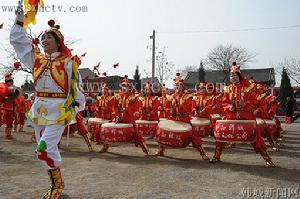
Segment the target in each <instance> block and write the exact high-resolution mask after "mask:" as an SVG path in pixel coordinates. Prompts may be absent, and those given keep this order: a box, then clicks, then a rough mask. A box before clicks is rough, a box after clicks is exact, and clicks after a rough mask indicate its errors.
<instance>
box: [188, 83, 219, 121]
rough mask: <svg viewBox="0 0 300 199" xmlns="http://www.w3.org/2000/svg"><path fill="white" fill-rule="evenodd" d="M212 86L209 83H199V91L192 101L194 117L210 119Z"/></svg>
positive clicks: (212, 101) (212, 96)
mask: <svg viewBox="0 0 300 199" xmlns="http://www.w3.org/2000/svg"><path fill="white" fill-rule="evenodd" d="M213 86H214V85H213V84H211V83H209V84H206V83H205V82H203V81H202V82H200V84H199V91H198V92H197V93H196V96H195V98H194V100H193V113H194V115H195V116H196V117H201V118H207V119H211V114H212V106H213V104H214V95H213ZM207 90H209V91H210V92H207Z"/></svg>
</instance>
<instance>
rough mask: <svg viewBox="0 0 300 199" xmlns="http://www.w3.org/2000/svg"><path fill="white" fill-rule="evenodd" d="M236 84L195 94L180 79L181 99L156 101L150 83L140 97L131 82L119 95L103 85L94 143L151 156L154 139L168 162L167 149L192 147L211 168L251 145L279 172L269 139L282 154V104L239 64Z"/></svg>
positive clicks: (92, 127) (91, 126) (204, 86)
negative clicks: (209, 145) (207, 140)
mask: <svg viewBox="0 0 300 199" xmlns="http://www.w3.org/2000/svg"><path fill="white" fill-rule="evenodd" d="M230 80H231V84H230V85H229V86H227V87H225V88H224V89H223V91H221V90H220V89H219V88H216V89H215V88H214V85H213V84H212V83H205V82H200V84H199V88H198V90H197V92H196V93H190V92H188V91H187V90H186V89H185V87H184V81H183V79H182V78H181V76H180V74H179V73H177V74H176V78H175V79H174V81H175V85H176V89H175V93H174V94H172V95H168V90H167V88H166V87H165V86H164V85H163V86H162V88H161V90H160V97H158V96H155V94H154V92H153V88H152V85H151V84H150V83H146V84H144V85H143V88H142V91H141V93H140V94H136V93H135V92H134V91H133V88H132V82H131V81H130V80H129V79H128V77H127V76H125V78H124V79H123V80H122V82H121V87H122V88H121V90H120V92H119V93H116V94H115V95H112V94H111V93H110V92H109V87H108V85H107V84H106V83H103V87H102V95H101V96H99V97H98V99H97V102H96V104H95V105H96V111H95V113H94V118H89V119H88V122H87V126H88V132H90V133H91V140H94V141H96V142H97V143H98V144H102V145H103V146H102V149H101V150H100V152H101V153H104V152H107V151H108V149H109V147H110V146H111V145H112V144H114V143H118V144H120V143H129V142H134V143H135V145H136V146H140V147H141V148H142V150H143V152H144V153H145V154H147V155H148V154H149V148H148V146H147V144H146V142H145V140H146V139H147V138H154V139H155V140H156V141H157V142H158V146H159V147H158V150H157V151H156V153H155V155H156V156H163V155H164V153H165V150H166V148H184V147H187V146H188V145H189V144H190V143H192V146H193V147H194V148H195V149H196V150H198V151H199V153H200V155H201V157H202V159H203V160H206V161H210V162H211V163H216V162H220V160H221V159H220V157H221V154H222V150H223V149H224V148H227V147H231V146H234V145H235V144H236V143H250V144H251V145H252V146H253V148H254V150H255V152H257V153H259V154H261V156H262V157H263V159H264V160H265V163H266V165H267V166H270V167H275V164H274V163H273V162H272V160H271V157H270V156H269V154H268V152H267V147H266V144H265V142H264V140H263V138H266V139H267V140H268V142H269V144H270V146H271V147H272V149H273V150H278V145H279V143H278V140H280V139H281V137H282V135H281V132H282V129H281V126H280V122H279V120H278V119H277V118H276V117H275V113H276V109H277V108H278V106H279V103H278V101H276V99H275V97H273V96H271V95H270V94H269V93H268V87H267V86H266V85H262V84H256V83H255V82H254V81H253V80H246V79H245V78H244V76H243V75H242V74H241V71H240V67H239V66H237V64H236V63H235V62H234V63H233V65H232V68H231V73H230ZM81 118H82V117H81ZM81 123H82V121H81ZM77 126H78V125H77ZM207 136H213V137H214V138H215V147H216V148H215V154H214V156H213V158H212V159H209V157H208V156H207V155H206V152H205V150H204V148H203V147H202V138H203V137H207ZM87 143H88V145H89V148H90V149H91V145H90V143H89V142H88V141H87ZM91 150H92V149H91Z"/></svg>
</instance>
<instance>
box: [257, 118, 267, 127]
mask: <svg viewBox="0 0 300 199" xmlns="http://www.w3.org/2000/svg"><path fill="white" fill-rule="evenodd" d="M256 124H257V125H263V124H265V121H264V120H263V119H261V118H256Z"/></svg>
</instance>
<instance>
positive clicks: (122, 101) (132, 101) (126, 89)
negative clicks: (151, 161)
mask: <svg viewBox="0 0 300 199" xmlns="http://www.w3.org/2000/svg"><path fill="white" fill-rule="evenodd" d="M121 87H122V88H121V92H120V93H118V94H116V96H115V103H114V106H113V114H112V115H113V121H114V122H116V123H130V124H133V125H135V118H136V115H137V114H138V111H139V100H138V97H137V96H136V95H135V93H134V92H133V86H132V82H131V81H130V80H129V79H128V76H127V75H125V77H124V79H123V80H122V82H121ZM134 142H135V145H136V146H140V147H141V148H142V150H143V152H144V153H145V154H147V155H148V154H149V149H148V146H147V145H146V143H145V141H144V138H143V136H142V135H140V134H138V133H137V132H136V131H135V132H134ZM108 148H109V144H107V143H105V144H104V145H103V147H102V149H101V150H100V152H107V150H108Z"/></svg>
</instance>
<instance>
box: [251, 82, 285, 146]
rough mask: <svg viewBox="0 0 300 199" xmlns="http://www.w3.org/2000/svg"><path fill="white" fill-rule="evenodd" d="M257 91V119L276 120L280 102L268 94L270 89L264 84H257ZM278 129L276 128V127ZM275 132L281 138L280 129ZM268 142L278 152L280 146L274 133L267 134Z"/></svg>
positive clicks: (255, 112)
mask: <svg viewBox="0 0 300 199" xmlns="http://www.w3.org/2000/svg"><path fill="white" fill-rule="evenodd" d="M256 90H257V97H256V99H257V103H258V104H257V108H256V110H255V111H254V114H255V115H256V117H259V118H262V119H266V120H272V119H274V115H275V113H276V110H277V108H278V107H279V103H278V101H277V100H276V99H275V97H274V96H272V95H269V93H268V87H267V86H266V85H263V84H257V86H256ZM274 128H276V127H274ZM273 132H278V133H277V135H276V136H277V138H278V137H280V136H278V134H279V133H280V130H279V129H274V131H273ZM266 136H267V140H268V142H269V143H270V146H271V147H272V149H273V150H275V151H277V150H278V146H277V143H276V141H275V138H274V135H273V133H270V134H269V133H267V134H266Z"/></svg>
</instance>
